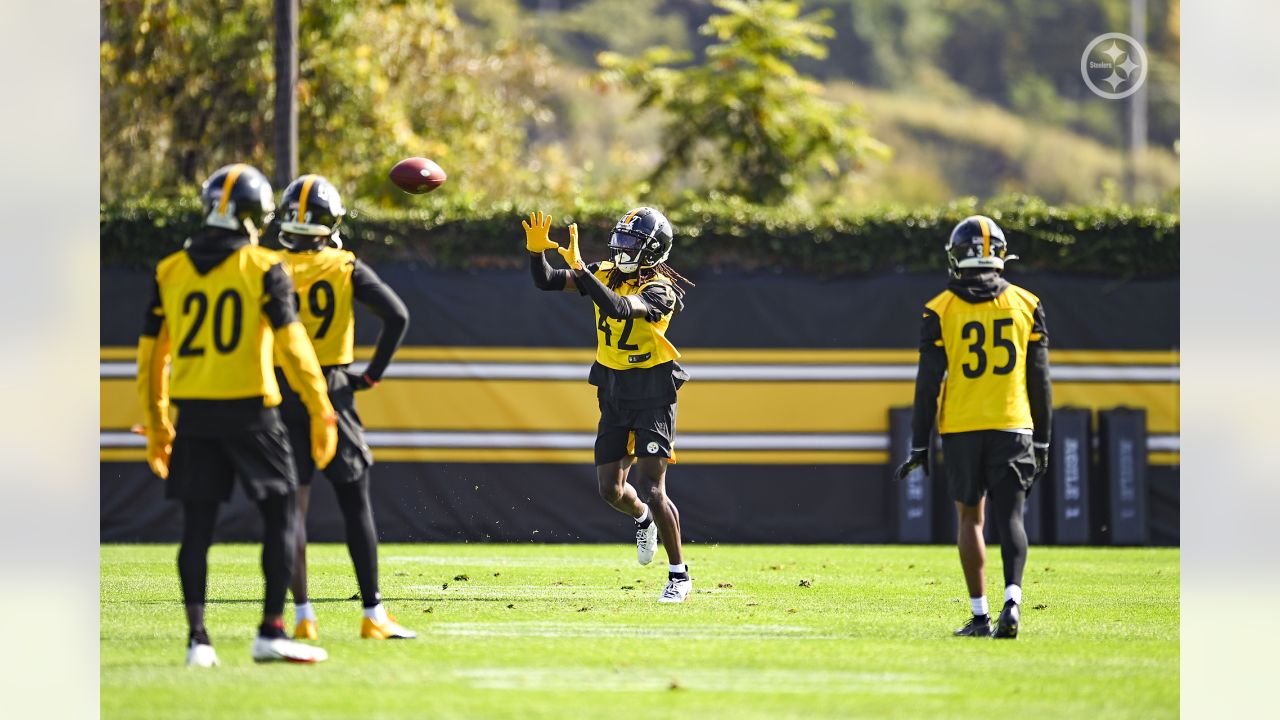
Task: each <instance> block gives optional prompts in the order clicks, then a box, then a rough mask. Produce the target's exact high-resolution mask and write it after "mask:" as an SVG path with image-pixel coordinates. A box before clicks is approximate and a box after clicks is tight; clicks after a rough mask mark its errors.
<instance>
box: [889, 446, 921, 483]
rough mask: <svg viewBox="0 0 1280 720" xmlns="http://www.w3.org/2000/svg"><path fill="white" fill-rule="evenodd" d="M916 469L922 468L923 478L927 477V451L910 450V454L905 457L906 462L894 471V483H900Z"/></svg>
mask: <svg viewBox="0 0 1280 720" xmlns="http://www.w3.org/2000/svg"><path fill="white" fill-rule="evenodd" d="M918 467H923V468H924V474H925V477H928V476H929V451H928V450H927V449H922V450H912V451H911V454H910V455H908V456H907V461H906V462H904V463H902V464H901V465H899V466H898V469H897V470H895V471H894V473H893V479H894V481H895V482H898V481H901V480H902V479H903V478H905V477H906V476H908V475H910V474H911V471H912V470H915V469H916V468H918Z"/></svg>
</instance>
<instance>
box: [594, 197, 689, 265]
mask: <svg viewBox="0 0 1280 720" xmlns="http://www.w3.org/2000/svg"><path fill="white" fill-rule="evenodd" d="M673 238H674V235H673V234H672V232H671V223H670V222H669V221H668V220H667V216H666V215H663V214H662V213H660V212H658V211H657V210H655V209H653V208H651V207H641V208H636V209H635V210H632V211H631V212H629V213H627V214H626V215H624V216H623V217H622V219H621V220H619V221H618V224H617V225H615V226H614V227H613V234H612V235H610V236H609V251H610V253H611V254H612V257H613V262H614V264H615V265H617V267H618V269H619V270H621V271H622V272H624V273H633V272H635V271H637V270H639V269H640V268H651V267H653V266H655V265H657V264H659V263H662V262H665V261H666V259H667V256H668V255H670V254H671V241H672V240H673Z"/></svg>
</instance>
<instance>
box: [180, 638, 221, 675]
mask: <svg viewBox="0 0 1280 720" xmlns="http://www.w3.org/2000/svg"><path fill="white" fill-rule="evenodd" d="M217 664H218V653H217V652H216V651H214V649H213V646H212V645H202V644H200V643H197V642H194V641H193V642H192V643H191V645H190V646H189V647H188V648H187V667H206V668H207V667H214V666H216V665H217Z"/></svg>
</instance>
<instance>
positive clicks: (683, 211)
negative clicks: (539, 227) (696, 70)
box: [100, 197, 1179, 278]
mask: <svg viewBox="0 0 1280 720" xmlns="http://www.w3.org/2000/svg"><path fill="white" fill-rule="evenodd" d="M529 209H530V208H524V207H516V206H515V205H514V204H497V205H490V206H485V207H444V208H433V209H424V210H416V209H415V210H410V211H386V210H367V211H360V210H357V211H355V212H354V214H353V216H352V217H350V218H349V219H348V221H347V222H346V223H344V228H345V229H344V231H343V235H344V237H345V238H346V242H347V246H348V247H349V248H351V249H352V250H354V251H355V252H356V253H357V254H359V255H360V256H361V257H364V258H366V259H368V260H370V261H371V262H378V261H388V260H401V261H404V260H409V261H415V262H422V263H426V264H428V265H431V266H435V267H446V268H477V267H510V266H517V265H523V263H524V257H523V252H522V249H523V245H524V239H523V232H522V230H521V227H520V220H521V219H522V218H523V217H527V215H528V210H529ZM541 209H543V210H546V211H548V212H552V213H554V214H556V219H555V227H554V232H553V235H552V237H553V239H561V240H563V239H565V238H566V237H567V235H566V233H565V230H564V226H565V224H566V223H568V222H577V223H578V227H579V230H580V235H581V238H582V248H583V254H584V255H586V256H588V257H589V258H590V257H596V256H600V255H602V254H603V250H604V245H605V239H606V238H607V237H608V234H609V231H610V229H611V228H612V227H613V224H614V222H616V221H617V218H618V216H619V215H620V214H622V213H623V212H625V211H626V208H618V207H604V206H600V205H596V206H587V205H583V206H579V207H575V208H572V209H568V210H559V209H557V208H541ZM974 212H983V213H985V214H987V215H990V216H991V217H993V218H994V219H995V220H996V221H997V222H999V223H1000V225H1001V227H1003V228H1004V230H1005V235H1006V237H1007V238H1008V239H1009V246H1010V251H1011V252H1013V253H1015V254H1017V255H1019V256H1020V257H1021V261H1020V262H1021V264H1020V265H1019V266H1018V267H1019V268H1020V269H1022V270H1033V271H1054V272H1069V273H1081V274H1091V275H1108V276H1116V277H1126V278H1127V277H1152V276H1166V277H1167V276H1171V275H1176V274H1177V272H1178V236H1179V221H1178V216H1177V215H1173V214H1169V213H1166V212H1162V211H1159V210H1154V209H1135V208H1130V207H1126V206H1105V207H1053V206H1049V205H1046V204H1044V203H1043V202H1042V201H1040V200H1038V199H1035V198H1026V197H1018V198H1008V199H1005V200H1003V201H999V202H995V203H990V204H987V205H984V206H977V205H976V204H975V203H974V202H972V201H967V202H957V203H953V204H950V205H946V206H940V207H926V208H900V207H886V208H877V209H874V210H860V211H844V212H826V213H805V212H800V211H797V210H794V209H786V208H765V207H759V206H751V205H745V204H738V203H734V202H725V201H722V200H715V199H712V200H705V201H703V200H691V201H688V202H686V203H684V204H683V205H681V206H679V207H674V208H670V209H669V211H668V213H667V215H668V217H669V218H670V219H671V222H672V224H673V225H674V227H675V230H676V249H675V251H674V252H673V254H672V264H673V265H675V266H676V267H678V268H680V269H682V270H686V269H687V270H691V271H697V270H707V269H715V268H743V269H756V270H760V269H768V270H789V271H800V272H806V273H813V274H817V275H821V276H836V275H849V274H861V273H873V272H894V271H897V272H902V271H908V272H910V271H930V270H932V271H937V270H939V269H941V268H942V267H944V266H945V260H944V259H943V254H942V248H943V245H944V244H945V242H946V238H947V235H948V233H949V232H950V230H951V228H952V226H954V224H955V223H957V222H958V221H959V220H960V219H961V218H963V217H965V216H966V215H969V214H972V213H974ZM199 221H200V213H199V207H198V206H197V205H196V204H195V203H194V202H190V201H174V200H137V201H131V202H127V203H122V204H119V205H113V206H103V207H102V209H101V218H100V230H101V242H102V263H103V264H104V265H112V266H133V267H139V266H145V265H149V264H151V263H154V262H155V261H156V260H157V259H158V258H160V257H161V256H163V255H165V254H167V253H169V252H172V251H173V250H175V249H177V248H178V247H179V246H180V244H181V242H182V240H183V239H184V238H185V237H186V236H187V235H188V234H190V233H191V232H193V231H194V230H195V229H196V228H197V226H198V224H199ZM273 235H274V232H269V233H268V237H271V236H273Z"/></svg>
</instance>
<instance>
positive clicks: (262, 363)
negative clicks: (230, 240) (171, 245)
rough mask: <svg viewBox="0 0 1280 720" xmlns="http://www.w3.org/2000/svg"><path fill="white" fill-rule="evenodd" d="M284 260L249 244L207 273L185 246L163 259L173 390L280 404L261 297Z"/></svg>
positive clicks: (160, 280) (160, 271)
mask: <svg viewBox="0 0 1280 720" xmlns="http://www.w3.org/2000/svg"><path fill="white" fill-rule="evenodd" d="M281 262H282V259H281V257H280V255H279V253H276V252H275V251H273V250H269V249H267V248H264V247H260V246H258V245H252V244H246V245H244V246H242V247H240V248H237V249H235V250H233V251H232V252H231V253H230V254H229V255H228V256H227V257H226V259H224V260H222V261H221V262H219V263H218V264H217V265H216V266H215V267H213V268H212V269H210V270H208V271H207V272H205V273H201V272H199V271H198V270H197V269H196V266H195V264H194V263H193V261H192V259H191V257H190V256H189V255H188V254H187V252H186V251H180V252H176V253H174V254H172V255H170V256H168V257H166V258H164V259H163V260H161V261H160V263H159V264H158V265H157V266H156V287H157V289H158V290H159V294H160V303H161V305H162V309H163V314H164V318H165V323H166V324H167V325H168V328H169V338H170V342H171V343H172V351H171V358H172V359H171V362H172V368H171V370H170V380H169V394H170V396H171V397H173V398H174V399H175V400H183V399H187V400H232V399H241V398H252V397H262V398H263V405H264V406H265V407H274V406H276V405H279V404H280V388H279V385H277V383H276V375H275V372H274V371H273V370H272V362H271V361H272V350H273V340H272V332H271V324H270V321H269V320H268V318H267V314H266V312H265V311H264V309H263V304H264V303H265V302H266V301H267V292H266V289H265V287H266V283H265V282H264V280H265V278H266V275H267V273H268V272H269V271H270V270H271V269H272V267H274V266H277V265H280V263H281ZM276 272H280V271H279V270H277V271H276Z"/></svg>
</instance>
